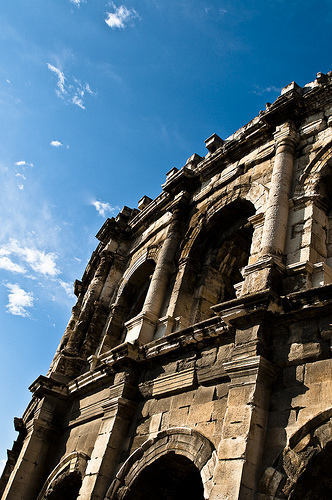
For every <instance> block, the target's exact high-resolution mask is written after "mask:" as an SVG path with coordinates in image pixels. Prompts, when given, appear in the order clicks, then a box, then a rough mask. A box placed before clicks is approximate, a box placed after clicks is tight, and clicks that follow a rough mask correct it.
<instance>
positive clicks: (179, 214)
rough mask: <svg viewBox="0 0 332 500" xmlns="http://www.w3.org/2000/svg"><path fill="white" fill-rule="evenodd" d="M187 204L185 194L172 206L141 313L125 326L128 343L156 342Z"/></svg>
mask: <svg viewBox="0 0 332 500" xmlns="http://www.w3.org/2000/svg"><path fill="white" fill-rule="evenodd" d="M187 200H188V195H187V193H185V192H182V193H180V195H179V196H178V199H176V200H175V202H174V204H173V207H172V211H173V218H172V221H171V223H170V225H169V227H168V231H167V235H166V238H165V241H164V243H163V246H162V248H161V250H160V252H159V254H158V261H157V264H156V268H155V270H154V273H153V276H152V279H151V283H150V286H149V289H148V293H147V296H146V298H145V301H144V305H143V308H142V312H141V313H140V314H139V315H138V316H136V317H135V318H133V319H131V320H129V321H128V322H127V323H126V324H125V326H126V328H127V337H126V342H135V341H138V342H139V343H142V344H144V343H146V342H150V341H151V340H152V338H153V335H154V332H155V329H156V324H157V321H158V319H159V314H160V311H161V308H162V305H163V301H164V298H165V295H166V291H167V287H168V285H169V280H170V275H171V273H172V271H173V265H174V257H175V254H176V251H177V250H178V247H179V244H180V241H181V238H182V227H183V214H184V212H185V208H186V207H187Z"/></svg>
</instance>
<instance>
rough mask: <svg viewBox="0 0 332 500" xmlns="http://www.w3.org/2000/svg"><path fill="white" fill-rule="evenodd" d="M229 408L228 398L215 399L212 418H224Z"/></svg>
mask: <svg viewBox="0 0 332 500" xmlns="http://www.w3.org/2000/svg"><path fill="white" fill-rule="evenodd" d="M226 410H227V399H226V398H223V399H218V400H216V401H213V410H212V417H211V418H212V420H223V419H224V417H225V413H226Z"/></svg>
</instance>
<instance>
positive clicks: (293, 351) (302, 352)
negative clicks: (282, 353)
mask: <svg viewBox="0 0 332 500" xmlns="http://www.w3.org/2000/svg"><path fill="white" fill-rule="evenodd" d="M322 355H323V350H322V346H321V344H320V343H319V342H307V343H305V344H300V343H294V344H292V345H291V346H290V351H289V354H288V363H289V364H295V363H298V364H300V363H303V362H305V361H311V360H314V359H317V360H318V359H320V358H321V357H322Z"/></svg>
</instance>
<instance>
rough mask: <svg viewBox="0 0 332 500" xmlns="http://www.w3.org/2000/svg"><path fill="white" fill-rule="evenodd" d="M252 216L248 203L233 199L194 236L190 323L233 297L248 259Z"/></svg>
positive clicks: (209, 315) (210, 312)
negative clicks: (192, 294)
mask: <svg viewBox="0 0 332 500" xmlns="http://www.w3.org/2000/svg"><path fill="white" fill-rule="evenodd" d="M254 213H255V207H254V205H253V204H252V203H251V202H249V201H247V200H244V199H237V200H235V201H233V202H232V203H230V204H229V205H227V206H225V207H223V208H222V209H221V210H219V211H218V212H216V213H215V214H214V215H213V216H212V217H211V219H210V220H209V221H208V222H207V224H206V226H205V227H204V228H203V230H202V231H201V233H200V235H199V236H198V237H197V239H196V242H195V244H194V245H193V249H192V252H191V260H192V261H195V262H196V263H197V264H196V269H195V270H194V272H195V273H196V280H195V282H194V288H195V294H194V300H193V305H192V311H191V318H190V321H191V322H192V323H197V322H199V321H203V320H205V319H207V318H209V317H211V316H213V314H214V313H213V312H212V310H211V306H214V305H216V304H219V303H221V302H225V301H227V300H231V299H234V298H235V296H236V290H235V285H237V284H238V283H240V282H241V281H242V280H243V277H242V275H241V269H242V268H243V267H245V266H246V265H247V264H248V260H249V256H250V250H251V242H252V236H253V227H252V225H251V224H250V222H249V221H248V219H249V217H251V216H252V215H254Z"/></svg>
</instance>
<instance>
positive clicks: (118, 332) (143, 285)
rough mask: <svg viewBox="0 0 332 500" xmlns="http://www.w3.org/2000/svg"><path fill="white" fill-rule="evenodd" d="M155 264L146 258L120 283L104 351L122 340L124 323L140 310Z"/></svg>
mask: <svg viewBox="0 0 332 500" xmlns="http://www.w3.org/2000/svg"><path fill="white" fill-rule="evenodd" d="M155 266H156V264H155V262H154V261H153V260H152V259H148V260H146V261H145V262H143V263H142V264H141V265H140V266H139V267H138V268H137V269H136V270H135V271H134V272H133V274H132V275H131V276H130V278H129V279H128V282H127V283H126V284H125V285H124V286H123V285H122V286H123V289H122V291H121V292H119V296H118V299H117V301H116V303H115V305H114V306H113V313H112V316H111V319H110V322H109V325H108V327H107V336H106V338H105V340H104V346H103V351H104V352H105V351H106V350H108V349H111V348H112V347H114V346H116V345H117V344H119V343H121V342H123V341H124V338H125V335H126V333H127V330H126V328H125V327H124V324H125V323H126V321H129V320H130V319H131V318H134V317H135V316H137V315H138V314H139V313H140V312H141V310H142V307H143V304H144V301H145V297H146V294H147V292H148V289H149V285H150V281H151V277H152V274H153V272H154V269H155Z"/></svg>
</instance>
